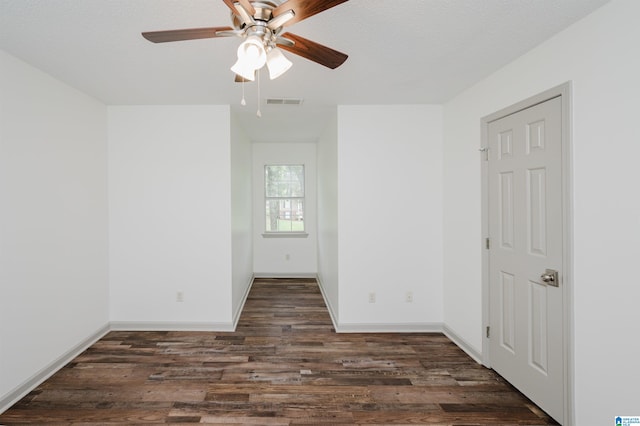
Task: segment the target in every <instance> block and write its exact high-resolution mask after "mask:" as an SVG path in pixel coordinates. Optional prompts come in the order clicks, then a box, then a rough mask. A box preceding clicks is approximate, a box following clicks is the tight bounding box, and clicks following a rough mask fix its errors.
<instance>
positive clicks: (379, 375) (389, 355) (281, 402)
mask: <svg viewBox="0 0 640 426" xmlns="http://www.w3.org/2000/svg"><path fill="white" fill-rule="evenodd" d="M160 423H171V424H184V425H189V424H194V423H204V424H207V423H208V424H217V425H225V424H228V425H238V424H246V425H288V426H291V425H305V424H331V425H340V424H343V425H354V424H360V425H367V424H370V425H373V424H390V425H393V424H407V425H408V424H438V425H494V426H496V425H549V424H556V423H555V422H554V421H553V420H552V419H550V418H549V417H548V416H547V415H546V414H545V413H544V412H543V411H542V410H540V409H539V408H538V407H536V406H535V405H534V404H532V403H531V401H529V400H528V399H527V398H525V397H524V396H523V395H521V394H520V393H519V392H517V391H516V390H515V389H514V388H513V387H512V386H511V385H509V384H508V383H507V382H505V381H504V380H503V379H502V378H501V377H499V376H498V375H496V374H495V373H494V372H493V371H491V370H488V369H486V368H484V367H482V366H481V365H478V364H477V363H475V361H473V360H472V359H471V358H469V357H468V356H467V355H466V354H465V353H464V352H463V351H462V350H460V349H459V348H458V347H457V346H456V345H455V344H453V343H452V342H451V341H450V340H449V339H447V337H446V336H444V335H443V334H440V333H348V334H336V333H335V330H334V329H333V325H332V322H331V318H330V317H329V314H328V311H327V308H326V307H325V305H324V301H323V299H322V295H321V293H320V291H319V288H318V285H317V283H316V282H315V280H312V279H257V280H256V281H255V282H254V284H253V287H252V289H251V292H250V294H249V296H248V298H247V301H246V304H245V306H244V310H243V312H242V316H241V318H240V321H239V323H238V327H237V330H236V331H235V332H232V333H231V332H219V333H218V332H204V331H194V332H176V331H153V332H137V331H112V332H110V333H108V334H107V335H106V336H105V337H104V338H102V339H101V340H100V341H98V342H96V343H95V344H94V345H93V346H91V347H90V348H89V349H87V350H86V351H85V352H83V353H82V354H80V355H79V356H78V357H76V358H75V359H74V360H73V361H72V362H70V363H69V364H68V365H66V366H65V367H64V368H62V369H61V370H60V371H58V372H57V373H56V374H54V375H53V376H52V377H51V378H49V379H48V380H47V381H45V382H44V383H43V384H42V385H40V386H39V387H38V388H37V389H35V390H34V391H33V392H31V393H29V394H28V395H27V396H25V397H24V398H23V399H22V400H20V401H19V402H18V403H16V404H15V405H14V406H13V407H11V408H10V409H9V410H7V411H6V412H5V413H3V414H1V415H0V424H3V425H12V424H71V425H91V424H160Z"/></svg>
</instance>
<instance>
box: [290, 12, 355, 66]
mask: <svg viewBox="0 0 640 426" xmlns="http://www.w3.org/2000/svg"><path fill="white" fill-rule="evenodd" d="M290 1H291V0H290ZM282 37H283V38H285V39H289V40H291V41H293V42H294V43H295V44H294V45H293V46H289V45H287V44H281V45H279V46H280V48H281V49H283V50H286V51H288V52H291V53H294V54H296V55H299V56H302V57H303V58H306V59H309V60H310V61H313V62H317V63H319V64H320V65H324V66H325V67H328V68H331V69H335V68H338V67H339V66H340V65H342V64H343V63H344V61H346V60H347V58H348V57H349V56H347V55H345V54H344V53H342V52H338V51H337V50H334V49H331V48H330V47H326V46H323V45H321V44H319V43H316V42H315V41H311V40H307V39H306V38H303V37H300V36H298V35H295V34H291V33H284V34H282Z"/></svg>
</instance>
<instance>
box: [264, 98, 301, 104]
mask: <svg viewBox="0 0 640 426" xmlns="http://www.w3.org/2000/svg"><path fill="white" fill-rule="evenodd" d="M267 105H302V99H300V98H268V99H267Z"/></svg>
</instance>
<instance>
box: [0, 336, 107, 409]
mask: <svg viewBox="0 0 640 426" xmlns="http://www.w3.org/2000/svg"><path fill="white" fill-rule="evenodd" d="M109 330H110V329H109V325H108V324H107V325H105V326H104V327H101V328H100V329H98V330H97V331H96V332H95V333H93V334H92V335H90V336H89V337H87V338H86V339H84V340H82V341H81V342H80V343H78V344H77V345H75V346H74V347H72V348H71V349H69V350H68V351H67V352H65V353H64V354H62V355H60V356H59V357H58V358H56V359H55V360H53V361H52V362H51V363H49V365H47V366H46V367H44V368H43V369H41V370H40V371H38V372H37V373H36V374H34V375H33V376H31V377H30V378H29V379H27V380H26V381H24V382H23V383H22V384H20V385H19V386H18V387H16V388H15V389H13V390H12V391H10V392H9V393H7V394H6V395H4V396H3V397H2V398H0V414H1V413H3V412H5V411H6V410H8V409H9V407H11V406H12V405H13V404H15V403H16V402H18V401H19V400H20V399H22V398H23V397H24V396H25V395H27V394H28V393H29V392H31V391H32V390H33V389H35V388H36V387H38V385H40V384H41V383H42V382H44V381H45V380H47V379H48V378H49V377H51V376H52V375H54V374H55V373H56V372H57V371H58V370H60V369H61V368H62V367H64V366H65V365H67V364H68V363H69V362H71V360H73V359H74V358H75V357H77V356H78V355H80V354H81V353H82V352H84V351H85V350H86V349H87V348H88V347H89V346H91V345H93V344H94V343H95V342H97V341H98V340H100V339H101V338H102V337H104V336H105V335H106V334H107V333H108V332H109Z"/></svg>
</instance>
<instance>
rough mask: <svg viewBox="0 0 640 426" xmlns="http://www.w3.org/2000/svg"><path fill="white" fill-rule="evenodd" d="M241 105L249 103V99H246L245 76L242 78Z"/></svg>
mask: <svg viewBox="0 0 640 426" xmlns="http://www.w3.org/2000/svg"><path fill="white" fill-rule="evenodd" d="M240 105H242V106H246V105H247V101H246V100H245V99H244V78H243V79H242V100H241V101H240Z"/></svg>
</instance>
